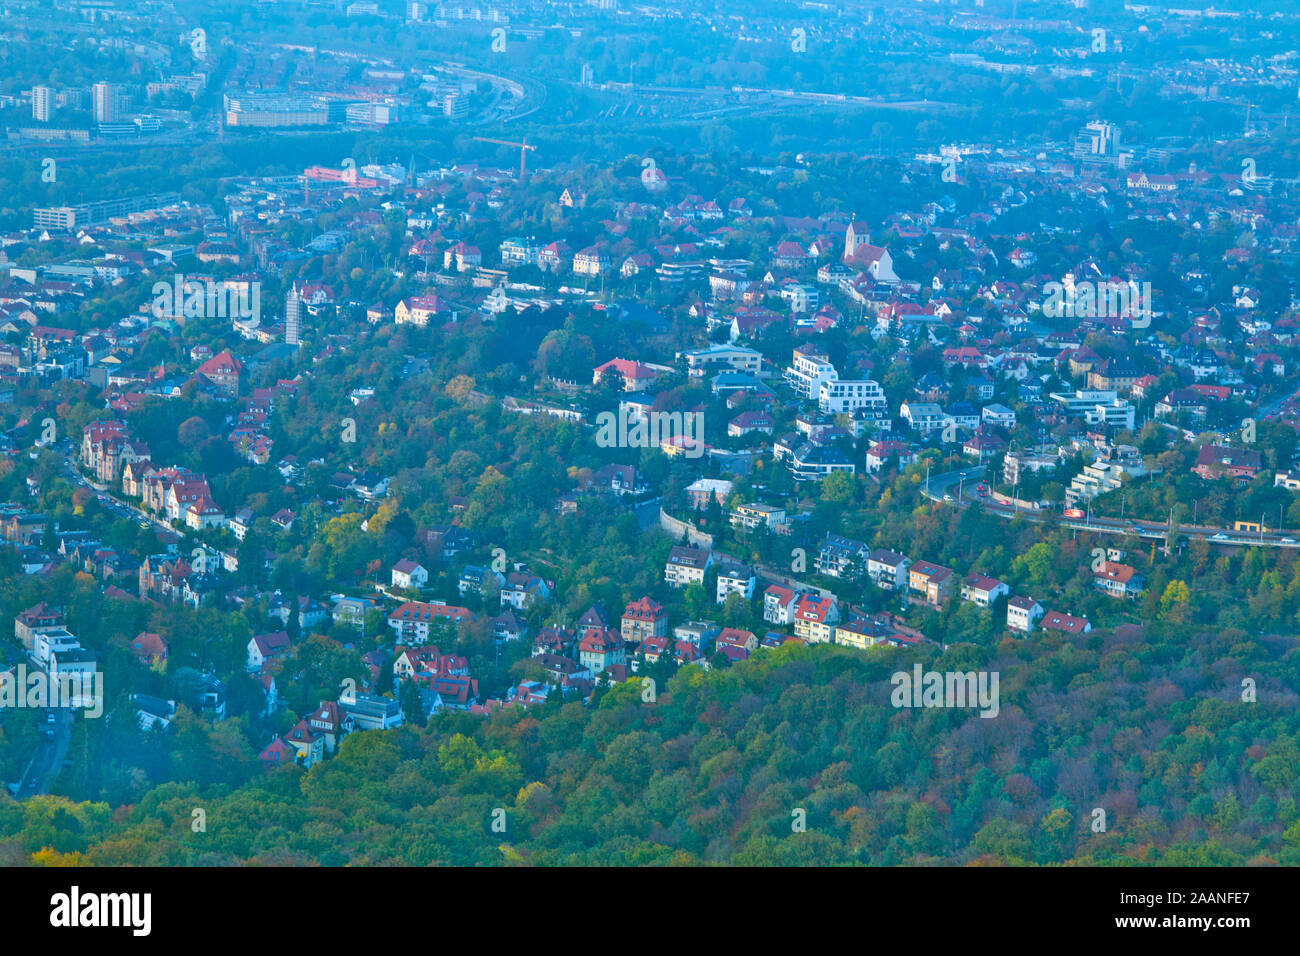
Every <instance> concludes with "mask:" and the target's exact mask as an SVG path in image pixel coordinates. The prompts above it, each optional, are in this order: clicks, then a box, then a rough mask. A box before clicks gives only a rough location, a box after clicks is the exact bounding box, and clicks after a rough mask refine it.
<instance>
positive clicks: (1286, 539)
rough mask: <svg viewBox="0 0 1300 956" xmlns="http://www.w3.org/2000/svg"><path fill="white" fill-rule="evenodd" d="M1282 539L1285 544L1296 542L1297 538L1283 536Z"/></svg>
mask: <svg viewBox="0 0 1300 956" xmlns="http://www.w3.org/2000/svg"><path fill="white" fill-rule="evenodd" d="M1280 540H1281V542H1282V543H1283V544H1295V538H1282V539H1280Z"/></svg>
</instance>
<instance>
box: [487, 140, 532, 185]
mask: <svg viewBox="0 0 1300 956" xmlns="http://www.w3.org/2000/svg"><path fill="white" fill-rule="evenodd" d="M474 142H476V143H495V144H496V145H498V146H514V147H515V148H517V149H518V150H519V181H520V182H521V183H522V182H523V181H524V171H525V163H526V160H527V159H528V150H530V149H536V148H537V147H536V146H531V145H529V143H528V140H527V139H525V140H524V141H523V142H520V143H512V142H510V140H508V139H488V138H487V137H484V136H475V137H474Z"/></svg>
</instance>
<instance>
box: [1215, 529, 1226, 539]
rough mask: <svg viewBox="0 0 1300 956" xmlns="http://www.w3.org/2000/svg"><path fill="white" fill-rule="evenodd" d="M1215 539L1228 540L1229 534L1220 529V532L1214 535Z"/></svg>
mask: <svg viewBox="0 0 1300 956" xmlns="http://www.w3.org/2000/svg"><path fill="white" fill-rule="evenodd" d="M1214 540H1215V541H1227V540H1228V536H1227V535H1226V534H1224V533H1223V532H1222V531H1220V532H1219V533H1218V534H1216V535H1215V536H1214Z"/></svg>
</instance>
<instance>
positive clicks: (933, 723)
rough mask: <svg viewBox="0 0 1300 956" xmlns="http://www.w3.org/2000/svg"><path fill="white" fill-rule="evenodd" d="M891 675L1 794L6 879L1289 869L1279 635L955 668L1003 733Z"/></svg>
mask: <svg viewBox="0 0 1300 956" xmlns="http://www.w3.org/2000/svg"><path fill="white" fill-rule="evenodd" d="M911 654H912V652H908V651H899V650H894V649H876V650H873V651H871V652H867V653H862V652H855V651H851V650H848V649H845V648H837V647H832V646H819V647H806V648H800V647H793V646H787V647H784V648H781V649H779V650H775V651H771V652H767V653H764V654H762V655H760V656H759V657H757V658H754V659H751V660H750V661H747V662H744V663H742V664H738V665H736V666H733V667H730V668H726V669H719V670H714V671H712V672H708V673H706V672H703V671H701V670H700V669H699V668H687V669H686V670H685V671H683V672H682V673H680V674H678V675H677V676H675V677H673V678H672V679H671V680H669V681H668V682H667V684H666V685H664V686H663V687H662V688H661V689H660V692H659V693H658V695H657V700H656V701H655V702H654V703H645V702H643V692H642V689H641V688H640V686H638V685H637V684H636V683H635V682H629V683H627V684H623V685H618V686H616V687H614V688H612V689H609V690H607V691H604V692H603V693H602V694H601V695H600V697H599V699H598V702H597V703H596V706H595V707H593V708H591V709H585V708H584V707H583V706H582V705H580V704H577V703H560V702H548V703H546V704H543V705H540V706H539V707H537V708H534V709H530V710H528V711H526V712H525V711H523V710H507V711H504V712H500V713H498V714H496V715H495V716H494V717H492V718H491V719H490V720H482V719H480V718H474V717H468V716H464V715H458V716H440V717H438V718H436V719H435V720H434V721H433V722H432V723H431V724H430V726H428V727H427V728H424V729H417V728H411V727H406V728H403V729H400V730H398V731H391V732H387V733H381V732H363V733H357V734H353V735H350V736H349V737H347V738H345V740H344V741H343V744H342V747H341V749H340V752H339V754H338V756H337V757H336V758H335V759H333V760H331V761H328V762H326V763H323V764H319V765H317V766H315V767H313V768H312V769H311V770H309V771H306V772H304V771H302V770H300V769H298V768H293V767H285V768H280V769H278V770H275V771H273V772H271V773H269V774H268V775H266V776H264V777H258V778H255V779H253V780H251V781H249V782H246V783H243V784H241V785H239V786H233V787H232V786H230V785H226V784H224V783H214V782H211V781H212V780H213V770H214V768H212V767H205V766H197V767H193V768H191V773H190V774H188V775H187V774H185V773H180V774H178V778H179V779H178V780H177V782H172V783H166V784H163V785H161V786H159V787H156V788H154V789H152V790H150V791H148V792H147V793H145V794H144V795H143V796H141V797H140V799H139V800H137V801H136V802H134V803H133V804H131V805H128V806H122V807H119V808H118V809H116V810H114V809H112V808H111V807H110V806H109V805H107V804H104V803H78V802H74V801H70V800H67V799H65V798H63V797H37V798H33V799H31V800H28V801H26V802H25V803H23V804H21V805H20V804H17V803H15V802H13V801H11V800H9V799H8V798H7V797H0V862H3V863H5V864H22V863H26V862H36V863H41V864H46V865H60V864H63V865H67V864H75V863H94V864H107V865H161V864H187V865H220V864H237V863H249V864H315V863H320V864H324V865H341V864H360V863H367V864H411V865H429V864H462V865H469V864H476V865H528V864H536V865H543V864H624V865H627V864H659V865H673V864H700V863H730V864H737V865H763V864H767V865H809V864H834V863H858V864H879V865H886V864H909V863H910V864H924V863H934V862H939V861H945V862H955V863H976V864H1044V865H1050V864H1062V863H1075V864H1115V865H1141V864H1166V865H1206V864H1247V863H1250V864H1260V863H1280V864H1284V865H1285V864H1290V865H1295V864H1298V863H1300V810H1298V808H1297V805H1296V793H1295V781H1296V777H1297V773H1298V772H1300V718H1297V707H1296V704H1297V699H1296V694H1295V693H1294V692H1293V691H1291V690H1287V689H1284V688H1286V687H1295V686H1297V683H1298V682H1300V671H1298V669H1300V656H1298V654H1297V650H1296V648H1295V642H1294V641H1293V640H1281V639H1265V638H1259V637H1252V636H1251V635H1249V634H1247V633H1246V632H1244V631H1239V630H1235V629H1227V630H1222V631H1219V632H1217V633H1216V634H1210V633H1207V632H1206V631H1204V630H1203V629H1200V628H1197V627H1194V626H1188V625H1178V626H1170V627H1155V628H1152V629H1150V630H1148V631H1147V632H1146V633H1144V632H1142V631H1141V630H1138V629H1136V628H1121V629H1117V630H1115V631H1109V632H1095V633H1093V634H1090V635H1087V636H1086V637H1085V638H1083V639H1079V640H1067V639H1062V638H1059V637H1058V638H1047V637H1045V638H1042V639H1039V640H1035V641H1032V642H1031V641H1020V642H1013V641H1006V642H1004V643H1002V644H1000V645H998V646H997V647H976V646H961V647H954V648H950V649H949V651H948V653H947V654H946V655H944V657H943V666H944V667H945V668H949V669H974V670H980V669H984V670H993V671H999V672H1000V673H1001V675H1002V683H1001V694H1002V703H1001V712H1000V714H999V716H998V719H996V720H984V719H981V718H980V717H979V716H978V714H977V713H976V712H975V711H973V710H970V711H964V710H954V709H943V708H941V709H933V710H911V709H894V708H893V707H891V706H890V705H889V702H888V701H889V690H890V686H889V680H888V678H889V675H890V674H891V672H893V671H895V670H899V669H910V668H911V666H912V663H913V658H912V656H911ZM917 660H921V659H920V658H917ZM921 662H922V663H925V664H927V665H928V664H930V663H933V660H932V659H931V660H922V661H921ZM1246 676H1250V677H1251V678H1252V679H1253V680H1254V681H1255V682H1256V684H1257V687H1258V690H1257V694H1258V699H1257V700H1256V701H1254V702H1249V701H1243V700H1242V697H1243V691H1242V681H1243V678H1244V677H1246ZM178 724H179V732H180V733H182V734H185V733H193V732H198V731H196V730H195V729H194V728H192V727H189V726H186V724H185V722H184V721H179V722H178ZM228 759H230V758H229V757H228V756H227V755H223V754H222V753H221V752H220V751H217V752H215V753H213V754H212V755H211V757H210V758H209V760H210V762H211V763H213V764H218V763H221V762H222V761H224V760H228ZM195 810H202V811H204V813H203V815H202V821H203V826H202V827H200V825H199V823H197V822H196V821H197V820H199V819H200V817H199V816H198V815H196V814H195V812H194V811H195ZM1099 810H1100V811H1102V813H1098V812H1097V811H1099ZM799 811H803V812H802V813H800V812H799Z"/></svg>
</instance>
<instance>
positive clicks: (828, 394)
mask: <svg viewBox="0 0 1300 956" xmlns="http://www.w3.org/2000/svg"><path fill="white" fill-rule="evenodd" d="M888 405H889V402H888V400H887V399H886V398H885V390H884V389H883V388H881V387H880V384H879V383H878V382H873V381H872V380H871V379H862V380H858V381H853V380H849V379H843V380H841V379H838V378H836V379H830V380H828V381H824V382H822V383H821V385H820V386H819V387H818V389H817V407H818V408H819V409H821V410H822V411H823V412H827V413H829V414H832V415H838V414H841V413H850V414H851V413H853V412H856V411H858V410H859V409H869V410H872V411H877V410H883V409H885V408H887V407H888Z"/></svg>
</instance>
